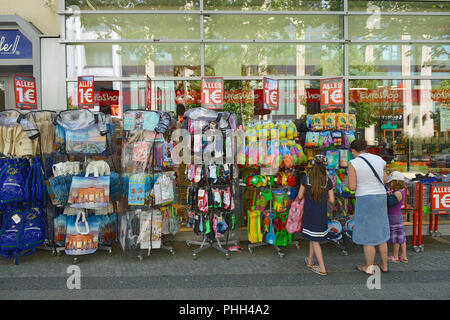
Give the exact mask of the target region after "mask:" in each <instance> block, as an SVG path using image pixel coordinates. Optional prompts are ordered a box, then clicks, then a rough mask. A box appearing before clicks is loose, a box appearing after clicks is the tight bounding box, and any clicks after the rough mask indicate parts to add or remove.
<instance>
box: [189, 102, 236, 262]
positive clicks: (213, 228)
mask: <svg viewBox="0 0 450 320" xmlns="http://www.w3.org/2000/svg"><path fill="white" fill-rule="evenodd" d="M234 117H235V115H233V114H229V113H226V112H222V113H218V112H215V111H212V110H208V109H203V108H197V109H191V110H189V111H187V112H186V113H185V115H184V118H185V121H186V122H185V124H186V126H187V129H188V131H189V133H190V137H191V142H192V145H193V149H191V150H193V151H194V155H197V153H202V155H201V159H196V158H195V156H194V159H195V160H196V161H194V163H197V162H199V161H198V160H200V162H201V163H199V164H188V165H186V171H185V176H186V179H187V180H188V181H189V182H190V185H189V187H188V189H187V197H186V198H187V203H188V205H189V208H188V212H187V216H188V219H189V221H188V227H189V228H193V231H194V233H195V234H197V235H201V236H202V240H201V241H199V240H187V241H186V245H187V246H188V247H191V245H198V246H199V248H197V249H194V250H192V256H193V259H194V260H195V259H197V258H198V254H199V253H201V252H204V251H205V250H207V249H209V248H213V249H215V250H217V251H219V252H220V253H222V254H224V255H225V258H226V259H230V250H229V246H230V245H234V246H236V247H238V245H239V240H236V239H230V232H233V231H234V230H236V229H237V228H238V226H237V223H236V222H237V220H238V219H237V211H238V210H236V199H237V198H238V197H237V196H236V194H237V192H238V191H239V189H238V186H237V181H238V180H237V179H238V173H239V170H238V167H237V165H236V164H227V163H226V161H223V160H224V159H225V156H226V152H224V151H223V146H224V145H225V144H224V142H225V136H226V132H227V130H230V129H235V128H234V127H232V125H233V124H234V123H235V122H234V120H233V119H235V118H234ZM206 129H211V131H210V133H213V134H215V135H216V136H215V137H218V136H221V137H222V138H223V140H222V141H220V142H218V141H217V140H216V138H212V137H211V140H208V139H209V138H208V137H206V136H205V135H204V133H205V130H206ZM208 143H210V144H211V145H213V144H214V145H215V147H214V151H213V152H214V158H213V159H214V160H207V159H205V158H204V155H203V151H204V146H205V144H208ZM191 156H192V155H191Z"/></svg>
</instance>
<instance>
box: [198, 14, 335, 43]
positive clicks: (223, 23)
mask: <svg viewBox="0 0 450 320" xmlns="http://www.w3.org/2000/svg"><path fill="white" fill-rule="evenodd" d="M342 24H343V19H342V17H341V16H337V15H332V16H314V15H304V16H287V15H286V16H285V15H274V16H270V15H208V16H205V23H204V28H205V39H221V40H222V39H224V40H232V39H239V40H241V39H242V40H244V39H245V40H254V39H257V40H300V39H304V40H330V39H333V40H339V39H342V37H343V28H342ZM230 26H234V27H233V28H230Z"/></svg>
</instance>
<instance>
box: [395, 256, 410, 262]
mask: <svg viewBox="0 0 450 320" xmlns="http://www.w3.org/2000/svg"><path fill="white" fill-rule="evenodd" d="M398 260H399V261H401V262H403V263H408V261H409V260H408V258H403V256H399V257H398Z"/></svg>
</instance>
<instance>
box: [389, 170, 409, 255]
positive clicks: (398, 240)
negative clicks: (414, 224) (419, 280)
mask: <svg viewBox="0 0 450 320" xmlns="http://www.w3.org/2000/svg"><path fill="white" fill-rule="evenodd" d="M387 182H388V183H389V184H390V185H391V188H392V190H393V192H394V195H395V196H396V197H397V199H398V204H397V205H395V206H394V207H392V208H389V209H388V218H389V229H390V232H391V237H390V239H389V241H388V243H389V244H392V245H393V253H392V256H389V257H388V259H389V261H391V262H395V263H397V262H399V261H402V262H404V263H408V258H407V257H406V235H405V227H404V225H403V216H402V212H401V208H402V204H403V202H404V199H405V195H406V191H405V178H404V176H403V174H402V173H401V172H398V171H394V172H392V173H391V175H390V176H389V178H388V181H387ZM400 248H401V249H402V255H401V256H399V255H398V251H399V249H400Z"/></svg>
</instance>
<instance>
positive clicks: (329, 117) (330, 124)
mask: <svg viewBox="0 0 450 320" xmlns="http://www.w3.org/2000/svg"><path fill="white" fill-rule="evenodd" d="M324 116H325V130H335V129H336V114H335V113H325V114H324Z"/></svg>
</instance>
